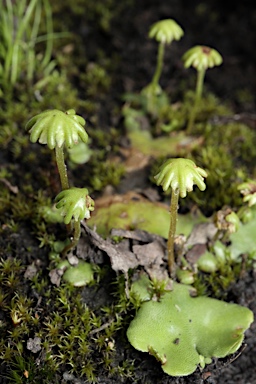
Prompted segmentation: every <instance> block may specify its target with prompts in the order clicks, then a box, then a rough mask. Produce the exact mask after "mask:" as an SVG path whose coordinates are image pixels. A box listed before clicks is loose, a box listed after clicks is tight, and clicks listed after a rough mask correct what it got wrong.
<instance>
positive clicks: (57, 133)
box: [25, 109, 94, 252]
mask: <svg viewBox="0 0 256 384" xmlns="http://www.w3.org/2000/svg"><path fill="white" fill-rule="evenodd" d="M84 125H85V120H84V119H83V118H82V117H81V116H79V115H76V112H75V110H74V109H70V110H68V111H66V112H62V111H59V110H57V109H53V110H47V111H44V112H42V113H39V114H38V115H36V116H34V117H32V118H31V119H30V120H29V121H28V122H27V124H26V127H25V128H26V130H27V131H28V132H29V133H30V140H31V142H32V143H35V142H37V141H38V142H39V143H40V144H46V145H48V147H49V148H50V149H54V150H55V155H56V163H57V167H58V171H59V175H60V181H61V187H62V192H60V193H59V194H58V196H57V197H56V202H57V204H56V208H57V209H60V211H61V214H62V216H64V223H65V224H66V225H67V226H68V229H69V228H70V227H72V226H73V227H74V235H73V239H72V241H71V243H70V244H69V245H68V246H67V247H66V248H65V250H64V251H65V252H66V251H68V250H69V249H71V248H73V247H75V246H76V245H77V243H78V240H79V238H80V233H81V232H80V221H81V220H82V219H84V218H86V219H88V218H89V217H90V211H92V210H93V209H94V202H93V200H92V199H91V198H90V196H89V194H88V190H87V189H86V188H70V186H69V180H68V175H67V167H66V164H65V157H64V148H67V149H69V148H73V147H74V146H75V145H76V144H77V143H79V142H84V143H87V141H88V135H87V133H86V131H85V129H84Z"/></svg>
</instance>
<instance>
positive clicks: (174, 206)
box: [167, 188, 180, 276]
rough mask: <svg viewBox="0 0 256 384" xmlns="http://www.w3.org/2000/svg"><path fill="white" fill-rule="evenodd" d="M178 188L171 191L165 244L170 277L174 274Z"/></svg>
mask: <svg viewBox="0 0 256 384" xmlns="http://www.w3.org/2000/svg"><path fill="white" fill-rule="evenodd" d="M179 192H180V191H179V188H177V189H175V190H174V189H173V190H172V197H171V204H170V229H169V236H168V242H167V252H168V268H169V273H170V276H172V275H173V273H174V265H175V261H174V239H175V233H176V225H177V213H178V201H179Z"/></svg>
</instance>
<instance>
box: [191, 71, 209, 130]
mask: <svg viewBox="0 0 256 384" xmlns="http://www.w3.org/2000/svg"><path fill="white" fill-rule="evenodd" d="M204 76H205V69H202V70H200V71H198V72H197V81H196V92H195V101H194V105H193V108H192V110H191V113H190V116H189V121H188V126H187V132H188V133H190V132H192V128H193V125H194V122H195V118H196V114H197V109H198V104H199V102H200V100H201V97H202V92H203V83H204Z"/></svg>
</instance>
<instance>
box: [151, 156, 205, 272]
mask: <svg viewBox="0 0 256 384" xmlns="http://www.w3.org/2000/svg"><path fill="white" fill-rule="evenodd" d="M205 177H207V173H206V171H205V170H204V169H202V168H199V167H197V166H196V164H195V163H194V162H193V161H192V160H189V159H182V158H178V159H169V160H167V161H166V162H165V163H164V164H163V165H162V166H161V168H160V169H159V172H158V173H157V175H156V176H155V179H156V183H157V185H161V186H162V188H163V190H164V191H167V190H168V189H169V187H171V188H172V196H171V204H170V229H169V236H168V242H167V252H168V268H169V273H170V275H172V274H173V272H174V271H173V270H174V238H175V232H176V224H177V212H178V201H179V196H180V197H182V198H184V197H186V196H187V192H191V191H192V190H193V185H194V184H196V185H197V186H198V188H199V189H200V190H201V191H204V190H205V188H206V185H205V183H204V178H205Z"/></svg>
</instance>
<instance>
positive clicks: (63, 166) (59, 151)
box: [55, 145, 69, 190]
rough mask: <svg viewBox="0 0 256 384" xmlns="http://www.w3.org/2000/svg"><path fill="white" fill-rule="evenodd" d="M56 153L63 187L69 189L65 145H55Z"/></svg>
mask: <svg viewBox="0 0 256 384" xmlns="http://www.w3.org/2000/svg"><path fill="white" fill-rule="evenodd" d="M55 154H56V162H57V167H58V171H59V174H60V182H61V188H62V190H64V189H69V182H68V175H67V167H66V164H65V159H64V151H63V145H62V146H61V147H58V146H56V147H55Z"/></svg>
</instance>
